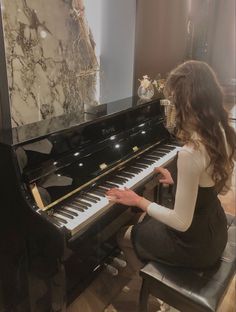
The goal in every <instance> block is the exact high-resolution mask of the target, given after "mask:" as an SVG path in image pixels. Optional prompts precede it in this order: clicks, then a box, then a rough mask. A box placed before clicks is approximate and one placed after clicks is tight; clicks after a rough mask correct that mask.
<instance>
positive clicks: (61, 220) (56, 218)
mask: <svg viewBox="0 0 236 312" xmlns="http://www.w3.org/2000/svg"><path fill="white" fill-rule="evenodd" d="M52 218H53V219H55V220H56V221H58V222H61V223H64V224H66V223H68V222H67V221H66V220H65V219H63V218H60V217H58V216H54V215H53V216H52Z"/></svg>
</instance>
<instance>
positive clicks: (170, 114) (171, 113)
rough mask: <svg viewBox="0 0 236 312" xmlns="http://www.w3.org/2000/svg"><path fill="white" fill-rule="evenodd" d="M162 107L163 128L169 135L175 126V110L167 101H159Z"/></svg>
mask: <svg viewBox="0 0 236 312" xmlns="http://www.w3.org/2000/svg"><path fill="white" fill-rule="evenodd" d="M160 103H161V105H162V106H164V114H165V127H166V128H167V130H168V131H169V132H170V133H173V132H174V129H175V126H176V109H175V106H174V104H172V103H171V101H170V100H168V99H163V100H160Z"/></svg>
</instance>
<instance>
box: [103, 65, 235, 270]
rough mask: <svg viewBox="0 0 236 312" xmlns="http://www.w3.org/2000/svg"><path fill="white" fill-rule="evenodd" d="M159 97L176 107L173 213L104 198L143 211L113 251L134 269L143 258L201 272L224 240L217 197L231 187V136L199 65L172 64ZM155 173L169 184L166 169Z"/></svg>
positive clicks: (133, 200)
mask: <svg viewBox="0 0 236 312" xmlns="http://www.w3.org/2000/svg"><path fill="white" fill-rule="evenodd" d="M165 93H166V95H167V96H168V98H169V99H170V101H172V104H174V106H175V110H176V133H177V138H178V139H179V140H180V141H181V142H182V143H183V147H182V148H181V150H180V151H179V153H178V157H177V185H176V194H175V203H174V209H168V208H166V207H164V206H162V205H159V204H157V203H154V202H150V201H149V200H147V199H146V198H144V197H141V196H139V195H138V194H136V193H135V192H133V191H132V190H129V189H125V190H121V189H116V188H115V189H111V190H109V191H108V192H107V196H108V198H109V199H110V200H111V201H113V202H117V203H121V204H123V205H127V206H135V207H138V208H140V209H141V210H143V212H144V217H143V216H142V218H140V219H139V221H138V222H137V223H136V224H134V225H132V226H129V227H126V228H124V229H122V230H121V232H120V233H119V239H118V242H119V245H120V247H121V249H122V250H123V251H124V253H125V255H126V257H127V260H128V262H129V264H130V265H131V266H132V267H133V269H134V270H136V269H138V268H139V266H140V265H141V264H142V263H143V262H146V261H149V260H153V261H160V262H163V263H167V264H170V265H174V266H182V267H188V268H206V267H210V266H212V265H214V264H215V263H216V262H217V260H218V259H219V258H220V257H221V254H222V252H223V250H224V248H225V245H226V242H227V222H226V216H225V213H224V210H223V208H222V206H221V203H220V201H219V199H218V197H217V194H218V193H224V192H226V191H227V190H229V188H230V184H231V176H232V172H233V166H234V162H233V161H234V151H235V142H236V140H235V132H234V130H233V128H231V127H230V125H229V123H228V116H227V112H226V111H225V109H224V108H223V95H222V91H221V88H220V86H219V83H218V81H217V79H216V76H215V74H214V72H213V70H212V69H211V68H210V67H209V66H208V65H207V64H206V63H204V62H199V61H188V62H185V63H183V64H181V65H179V66H178V67H177V68H176V69H174V70H173V71H172V72H171V73H170V75H169V77H168V79H167V82H166V87H165ZM156 172H157V173H160V174H161V175H162V178H161V179H160V182H161V183H165V184H173V183H174V181H173V179H172V177H171V173H170V172H169V171H168V170H167V169H164V168H161V167H160V168H156ZM141 219H142V220H141Z"/></svg>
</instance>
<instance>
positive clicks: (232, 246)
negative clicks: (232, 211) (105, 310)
mask: <svg viewBox="0 0 236 312" xmlns="http://www.w3.org/2000/svg"><path fill="white" fill-rule="evenodd" d="M227 221H228V242H227V245H226V248H225V251H224V253H223V255H222V257H221V260H220V261H219V262H218V263H217V264H216V265H215V266H213V267H212V268H209V269H206V270H196V269H184V268H177V267H171V266H168V265H165V264H161V263H157V262H149V263H147V264H146V265H145V266H144V267H143V268H142V269H141V270H140V275H141V277H142V279H143V281H142V288H141V291H140V297H139V312H147V311H148V296H149V294H150V295H153V296H155V297H157V298H159V299H161V300H163V301H164V302H165V303H167V304H168V305H170V306H172V307H174V308H176V309H177V310H179V311H182V312H213V311H214V312H215V311H217V308H218V307H219V304H220V303H221V301H222V300H223V298H224V295H225V293H226V291H227V289H228V286H229V285H230V282H231V281H232V279H233V277H234V274H235V264H236V217H235V216H231V215H227ZM219 312H221V311H219Z"/></svg>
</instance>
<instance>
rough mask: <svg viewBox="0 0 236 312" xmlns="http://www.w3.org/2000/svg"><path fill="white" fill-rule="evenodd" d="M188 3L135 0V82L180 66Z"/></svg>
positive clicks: (162, 0) (182, 55)
mask: <svg viewBox="0 0 236 312" xmlns="http://www.w3.org/2000/svg"><path fill="white" fill-rule="evenodd" d="M188 10H189V0H148V1H147V0H137V15H136V47H135V75H134V76H135V83H136V86H137V83H138V81H137V80H138V78H141V77H142V76H143V75H145V74H147V75H150V76H151V77H152V78H155V76H156V75H157V74H158V73H166V72H168V71H170V70H171V69H173V67H175V66H176V65H177V64H179V63H181V62H182V61H183V60H184V58H185V55H186V48H187V40H188V34H187V24H188Z"/></svg>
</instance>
